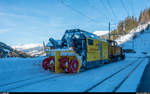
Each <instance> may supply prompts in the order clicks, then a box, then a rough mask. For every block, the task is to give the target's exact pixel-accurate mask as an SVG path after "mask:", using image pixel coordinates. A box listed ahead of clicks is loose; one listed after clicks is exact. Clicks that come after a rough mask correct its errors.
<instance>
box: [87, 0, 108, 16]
mask: <svg viewBox="0 0 150 94" xmlns="http://www.w3.org/2000/svg"><path fill="white" fill-rule="evenodd" d="M86 1H87V3H88V5H89V6H90V7H91V8H92V9H93V10H96V11H97V12H98V13H99V14H100V13H101V11H100V10H99V9H97V8H96V7H95V6H93V5H91V4H90V2H89V0H86ZM103 16H104V17H107V15H105V14H103Z"/></svg>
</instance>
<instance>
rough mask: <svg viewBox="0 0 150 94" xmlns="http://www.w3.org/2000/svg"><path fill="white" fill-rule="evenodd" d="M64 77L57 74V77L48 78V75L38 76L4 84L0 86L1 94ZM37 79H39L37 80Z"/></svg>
mask: <svg viewBox="0 0 150 94" xmlns="http://www.w3.org/2000/svg"><path fill="white" fill-rule="evenodd" d="M62 76H64V74H57V75H55V74H54V75H48V76H47V75H46V76H43V75H38V76H34V77H29V78H27V79H22V80H18V81H15V82H10V83H6V84H2V85H0V91H1V92H8V91H11V90H15V89H18V88H22V87H25V86H29V85H32V84H36V83H39V82H43V81H46V80H49V79H55V78H58V77H62ZM35 78H38V79H35Z"/></svg>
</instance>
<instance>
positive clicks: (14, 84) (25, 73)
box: [0, 29, 150, 92]
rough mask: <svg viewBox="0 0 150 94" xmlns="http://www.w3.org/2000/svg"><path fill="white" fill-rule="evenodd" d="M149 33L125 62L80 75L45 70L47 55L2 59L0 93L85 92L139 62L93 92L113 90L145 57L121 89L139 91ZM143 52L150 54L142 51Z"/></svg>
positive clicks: (142, 36) (144, 35)
mask: <svg viewBox="0 0 150 94" xmlns="http://www.w3.org/2000/svg"><path fill="white" fill-rule="evenodd" d="M146 32H150V29H149V30H147V31H145V33H143V34H142V35H139V36H138V37H137V38H136V39H135V40H134V44H135V45H134V49H135V51H136V53H130V54H126V59H125V60H124V61H118V62H115V63H111V64H106V65H104V66H100V67H97V68H93V69H90V70H87V71H85V72H80V73H77V74H64V73H62V74H54V73H52V72H49V71H44V70H43V69H42V66H41V62H42V60H43V59H44V58H45V57H38V58H4V59H0V75H1V76H0V92H3V91H5V92H6V91H7V92H13V91H15V92H77V91H80V92H83V91H85V90H87V89H88V88H90V87H91V86H92V85H95V84H96V83H97V82H99V81H101V80H103V79H105V78H106V77H108V76H110V75H111V74H113V73H115V72H116V71H118V70H120V69H121V68H124V67H125V66H127V65H128V64H131V63H134V62H135V64H134V65H132V66H130V67H129V68H127V69H126V70H124V71H121V72H120V73H119V74H117V75H115V76H113V77H112V78H111V79H109V80H107V81H106V82H104V83H102V84H101V85H99V86H98V87H96V88H95V89H93V90H91V91H90V92H92V91H94V92H100V91H102V92H111V91H112V90H113V88H114V87H115V86H116V85H117V84H119V83H120V82H121V81H122V79H123V78H124V77H125V76H126V75H127V74H128V73H129V72H130V71H131V70H132V69H133V68H134V67H135V66H136V65H137V64H138V62H140V60H142V64H140V66H139V67H138V68H137V69H136V70H135V71H134V72H133V73H132V75H131V76H130V77H129V78H128V79H127V80H126V81H125V83H124V84H123V85H121V87H120V88H119V90H118V91H121V92H126V91H131V92H135V91H136V88H137V85H138V84H139V81H140V78H141V76H142V73H143V71H144V68H145V66H146V65H147V63H148V61H147V59H146V58H139V57H145V56H147V55H149V53H150V49H149V45H150V41H148V39H149V33H146ZM146 39H147V40H146ZM126 41H127V40H126ZM121 46H123V47H124V48H132V41H128V42H126V43H124V44H122V45H121ZM143 51H145V52H147V53H148V54H142V52H143ZM137 72H138V73H137Z"/></svg>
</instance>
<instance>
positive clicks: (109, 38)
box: [108, 22, 110, 40]
mask: <svg viewBox="0 0 150 94" xmlns="http://www.w3.org/2000/svg"><path fill="white" fill-rule="evenodd" d="M108 29H109V40H110V22H109V27H108Z"/></svg>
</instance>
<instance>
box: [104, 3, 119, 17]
mask: <svg viewBox="0 0 150 94" xmlns="http://www.w3.org/2000/svg"><path fill="white" fill-rule="evenodd" d="M106 1H107V4H108V6H109V7H110V10H111V12H112V14H113V16H114V17H115V18H117V16H116V15H115V12H114V11H113V8H112V6H111V4H110V2H109V0H106Z"/></svg>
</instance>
